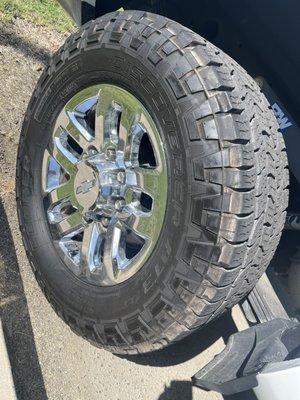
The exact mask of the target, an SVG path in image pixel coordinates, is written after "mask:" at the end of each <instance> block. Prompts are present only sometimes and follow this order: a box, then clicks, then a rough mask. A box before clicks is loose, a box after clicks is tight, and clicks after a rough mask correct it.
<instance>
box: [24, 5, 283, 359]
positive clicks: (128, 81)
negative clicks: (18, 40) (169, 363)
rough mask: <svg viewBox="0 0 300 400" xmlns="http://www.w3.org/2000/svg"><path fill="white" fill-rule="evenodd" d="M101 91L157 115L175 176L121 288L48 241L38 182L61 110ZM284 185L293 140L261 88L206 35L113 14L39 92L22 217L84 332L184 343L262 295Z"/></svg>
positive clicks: (73, 45) (55, 294)
mask: <svg viewBox="0 0 300 400" xmlns="http://www.w3.org/2000/svg"><path fill="white" fill-rule="evenodd" d="M103 81H104V82H113V83H114V84H116V85H119V86H121V87H123V88H126V89H127V90H128V91H129V92H131V93H133V94H134V95H135V96H136V97H138V98H139V99H140V101H141V102H142V103H143V104H144V105H145V107H146V108H147V109H148V111H149V113H150V114H151V116H152V118H153V119H154V120H155V121H156V123H157V124H158V126H159V127H160V134H161V139H162V141H163V145H164V149H165V153H166V159H167V169H168V188H167V196H168V203H167V209H166V214H165V219H164V222H163V227H162V230H161V233H160V238H159V242H158V243H157V245H156V247H155V249H154V251H153V253H152V254H151V256H150V258H149V259H148V261H147V262H146V263H145V265H144V266H143V268H141V270H139V271H138V272H137V273H136V274H135V275H134V276H133V277H132V278H131V279H129V280H128V281H126V282H124V283H122V284H120V285H117V286H115V287H95V286H92V285H89V284H86V283H83V282H81V281H79V280H78V279H76V277H75V276H73V275H72V274H71V273H70V272H69V271H68V269H67V268H66V266H65V265H64V263H63V262H62V260H61V258H60V257H59V256H58V254H57V252H56V250H55V248H54V246H53V243H52V240H51V236H50V232H49V226H48V224H47V220H46V216H45V212H44V208H43V204H42V196H41V183H40V182H41V172H40V171H41V165H42V154H43V151H44V149H45V147H46V145H47V142H48V141H49V136H50V132H51V127H53V124H54V121H55V118H56V117H57V115H58V113H59V110H60V109H61V108H62V107H63V105H64V104H65V103H66V101H68V99H70V98H71V96H73V95H74V94H75V93H76V92H78V90H80V89H82V88H83V87H86V86H88V85H89V84H92V83H95V82H98V83H99V82H103ZM287 185H288V170H287V158H286V152H285V148H284V143H283V140H282V136H281V134H280V132H279V131H278V125H277V122H276V120H275V118H274V116H273V114H272V111H271V109H270V106H269V104H268V103H267V101H266V99H265V97H264V95H263V94H262V93H261V91H260V89H259V87H258V86H257V84H256V83H255V81H254V80H253V79H252V78H251V77H250V76H249V75H247V73H246V72H245V71H244V70H243V68H241V67H240V66H239V65H237V64H236V63H235V62H234V61H233V60H232V59H231V58H230V57H229V56H227V55H226V54H224V53H223V52H222V51H221V50H219V49H217V48H216V47H215V46H213V45H212V44H210V43H209V42H207V41H206V40H205V39H203V38H201V37H200V36H199V35H197V34H195V33H193V32H192V31H190V30H189V29H187V28H185V27H183V26H181V25H180V24H178V23H176V22H173V21H171V20H169V19H167V18H164V17H162V16H158V15H154V14H151V13H147V12H142V11H124V12H115V13H110V14H107V15H104V16H102V17H100V18H98V19H97V20H95V21H91V22H89V23H87V24H86V25H84V26H83V27H82V28H80V30H79V31H78V32H77V33H75V34H73V35H71V36H70V37H69V38H68V39H67V41H66V43H65V44H64V46H63V47H62V48H61V49H60V50H59V51H58V52H57V53H56V54H55V55H54V56H53V57H52V59H51V61H50V64H49V66H48V67H47V68H46V69H45V71H44V72H43V74H42V76H41V78H40V80H39V82H38V85H37V87H36V89H35V92H34V94H33V96H32V99H31V101H30V104H29V107H28V110H27V113H26V116H25V120H24V125H23V130H22V134H21V140H20V145H19V152H18V165H17V205H18V215H19V221H20V227H21V231H22V235H23V239H24V244H25V248H26V251H27V255H28V258H29V260H30V263H31V266H32V269H33V271H34V274H35V276H36V279H37V281H38V283H39V285H40V287H41V288H42V290H43V292H44V293H45V295H46V297H47V299H48V300H49V302H50V303H51V305H52V306H53V308H54V309H55V311H56V312H57V314H58V315H59V316H60V317H61V318H63V319H64V320H65V322H66V323H67V324H68V325H69V326H70V327H71V329H72V330H73V331H74V332H76V333H77V334H79V335H81V336H82V337H84V338H86V339H88V340H89V341H90V342H91V343H92V344H94V345H96V346H100V347H103V348H105V349H107V350H109V351H111V352H114V353H120V354H122V353H123V354H126V353H130V354H131V353H138V352H141V353H142V352H148V351H152V350H155V349H160V348H162V347H164V346H166V345H168V344H170V343H171V342H174V341H177V340H179V339H181V338H183V337H185V336H187V335H188V334H189V333H191V332H192V331H193V330H195V329H197V328H199V327H202V326H204V325H206V324H208V323H209V322H210V321H211V320H213V319H214V318H216V317H217V316H219V315H220V314H221V313H223V312H224V311H226V310H228V309H230V308H231V307H232V306H233V305H234V304H236V303H238V302H239V301H240V300H241V299H242V298H243V297H244V296H245V295H246V294H247V293H248V292H249V291H250V290H251V289H252V288H253V287H254V285H255V283H256V282H257V280H258V279H259V277H260V276H261V275H262V274H263V272H264V271H265V269H266V268H267V266H268V264H269V263H270V260H271V258H272V256H273V254H274V251H275V249H276V247H277V245H278V242H279V239H280V235H281V231H282V229H283V225H284V221H285V209H286V207H287V202H288V190H287ZM32 205H34V206H32Z"/></svg>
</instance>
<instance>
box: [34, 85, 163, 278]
mask: <svg viewBox="0 0 300 400" xmlns="http://www.w3.org/2000/svg"><path fill="white" fill-rule="evenodd" d="M104 88H105V89H112V90H116V91H117V92H119V93H122V95H124V96H125V97H127V98H129V99H131V100H133V101H134V102H135V103H136V105H137V108H138V109H139V110H142V112H143V116H145V117H146V122H147V126H148V129H147V135H148V136H149V138H150V141H151V145H152V148H153V151H154V154H155V158H156V161H158V163H157V167H158V168H159V169H161V171H162V176H163V178H162V180H161V181H162V182H163V183H164V185H161V186H160V191H159V192H160V193H159V196H158V199H159V208H160V213H159V215H160V218H159V220H156V225H157V226H156V228H155V229H153V230H152V232H153V236H152V237H151V241H149V244H148V245H147V246H145V245H144V246H143V247H142V249H141V250H140V251H139V252H138V253H137V254H136V255H135V256H134V257H132V258H131V259H130V260H128V261H127V262H125V263H124V265H123V266H122V273H121V275H120V276H119V277H118V278H117V279H116V280H115V281H114V282H113V283H112V282H109V281H105V280H103V279H102V280H101V281H99V279H98V278H97V277H95V276H94V275H93V276H91V275H90V276H89V277H86V276H82V273H81V272H80V261H79V264H78V265H76V263H75V262H74V260H71V259H70V257H69V256H68V255H67V254H66V251H65V250H64V249H63V248H62V241H61V240H59V241H57V240H55V239H54V238H53V237H52V239H53V241H54V244H55V247H56V249H57V250H58V253H59V255H60V257H61V258H62V260H63V262H64V264H66V266H67V267H68V268H69V269H70V270H71V271H72V272H73V273H74V274H75V275H76V276H77V277H79V278H80V279H81V280H83V281H85V282H87V283H90V284H94V285H97V286H115V285H118V284H120V283H123V282H125V281H127V280H128V279H130V278H131V277H132V276H134V275H135V274H136V273H137V272H138V271H139V270H140V269H141V268H142V267H143V266H144V265H145V263H146V262H147V261H148V259H149V257H150V256H151V254H152V253H153V251H154V248H155V247H156V245H157V242H158V240H159V237H160V234H161V230H162V227H163V223H164V219H165V213H166V206H167V182H168V174H167V163H166V157H165V152H164V146H163V142H162V138H161V134H160V132H159V129H158V126H157V124H156V123H155V122H154V119H153V118H152V117H151V115H150V113H149V112H148V110H147V109H146V107H145V106H144V105H143V104H142V103H141V101H140V100H139V99H138V98H137V97H136V96H134V95H133V94H131V93H130V92H128V91H127V90H125V89H123V88H122V87H120V86H117V85H112V84H107V83H101V84H98V85H92V86H89V87H87V88H86V89H83V90H81V91H80V92H78V93H76V94H75V95H74V96H73V97H72V98H71V99H70V100H69V101H68V102H67V103H66V104H65V106H64V108H63V110H65V111H66V110H68V109H69V108H72V107H74V108H75V107H77V106H78V104H80V100H81V99H84V98H85V99H84V100H86V93H87V91H89V89H91V90H92V92H93V93H95V92H96V91H97V92H98V93H100V92H101V91H102V90H103V89H104ZM75 99H77V100H76V101H77V104H76V102H75ZM100 99H101V96H100ZM119 100H120V99H118V98H117V99H116V101H117V102H118V101H119ZM63 110H62V111H61V112H60V113H59V116H58V117H57V119H56V122H55V125H54V129H53V131H52V134H51V138H50V141H53V140H54V139H53V138H54V134H55V130H56V129H57V121H58V119H59V117H60V115H61V113H62V112H63ZM149 127H150V128H151V129H149ZM77 128H78V126H77ZM78 143H79V141H78ZM47 152H48V148H47V149H46V151H45V153H44V159H43V171H42V187H43V194H44V195H45V194H47V193H49V188H46V186H47V185H45V171H47V163H48V161H46V160H47V158H48V156H49V152H48V156H47ZM51 156H52V154H51ZM54 158H55V157H54ZM100 186H101V183H100ZM162 186H163V188H162ZM162 189H163V190H162ZM157 203H158V200H157V199H153V204H154V205H153V207H154V208H155V207H158V205H157ZM45 212H46V215H47V216H48V218H47V220H48V224H49V225H50V232H51V228H52V225H53V224H52V223H51V221H49V215H48V210H46V209H45Z"/></svg>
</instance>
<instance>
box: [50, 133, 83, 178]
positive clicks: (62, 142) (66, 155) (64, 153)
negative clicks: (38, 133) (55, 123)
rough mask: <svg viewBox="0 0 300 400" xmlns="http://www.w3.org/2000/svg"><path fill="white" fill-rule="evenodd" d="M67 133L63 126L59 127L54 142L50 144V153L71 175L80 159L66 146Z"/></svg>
mask: <svg viewBox="0 0 300 400" xmlns="http://www.w3.org/2000/svg"><path fill="white" fill-rule="evenodd" d="M66 141H67V133H66V132H65V131H63V130H62V129H61V128H58V130H57V132H56V135H55V136H54V138H53V142H52V143H51V144H50V153H52V156H53V158H54V159H55V160H56V161H57V162H58V163H59V164H60V165H61V166H62V167H63V169H64V170H65V171H66V172H68V173H69V174H70V175H72V174H75V172H76V167H75V166H76V164H77V163H78V161H79V159H78V158H77V157H76V156H75V155H74V154H73V153H71V151H70V150H69V149H68V148H67V146H66Z"/></svg>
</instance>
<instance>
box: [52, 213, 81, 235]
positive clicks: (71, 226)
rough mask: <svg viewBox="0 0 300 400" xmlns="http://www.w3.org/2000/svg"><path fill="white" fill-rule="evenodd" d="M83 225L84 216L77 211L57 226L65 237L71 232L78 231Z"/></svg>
mask: <svg viewBox="0 0 300 400" xmlns="http://www.w3.org/2000/svg"><path fill="white" fill-rule="evenodd" d="M82 225H83V221H82V216H81V213H80V212H79V211H75V212H74V213H73V214H71V215H68V216H67V217H66V218H65V219H63V220H62V221H61V222H59V223H57V224H56V227H57V229H58V232H59V234H60V236H61V237H62V236H65V235H67V234H69V233H70V232H73V231H75V230H78V229H79V228H80V227H81V226H82Z"/></svg>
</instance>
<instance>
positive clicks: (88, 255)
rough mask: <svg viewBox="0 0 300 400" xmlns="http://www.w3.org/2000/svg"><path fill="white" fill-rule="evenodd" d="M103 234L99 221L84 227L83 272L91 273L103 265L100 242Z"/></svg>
mask: <svg viewBox="0 0 300 400" xmlns="http://www.w3.org/2000/svg"><path fill="white" fill-rule="evenodd" d="M102 234H103V232H101V225H100V224H99V223H98V222H93V223H91V224H89V225H87V226H86V228H85V229H84V232H83V240H82V247H81V268H82V273H83V274H86V275H89V274H90V273H94V272H96V271H97V270H99V268H100V267H101V259H100V256H101V255H100V244H101V240H102V238H101V236H102Z"/></svg>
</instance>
